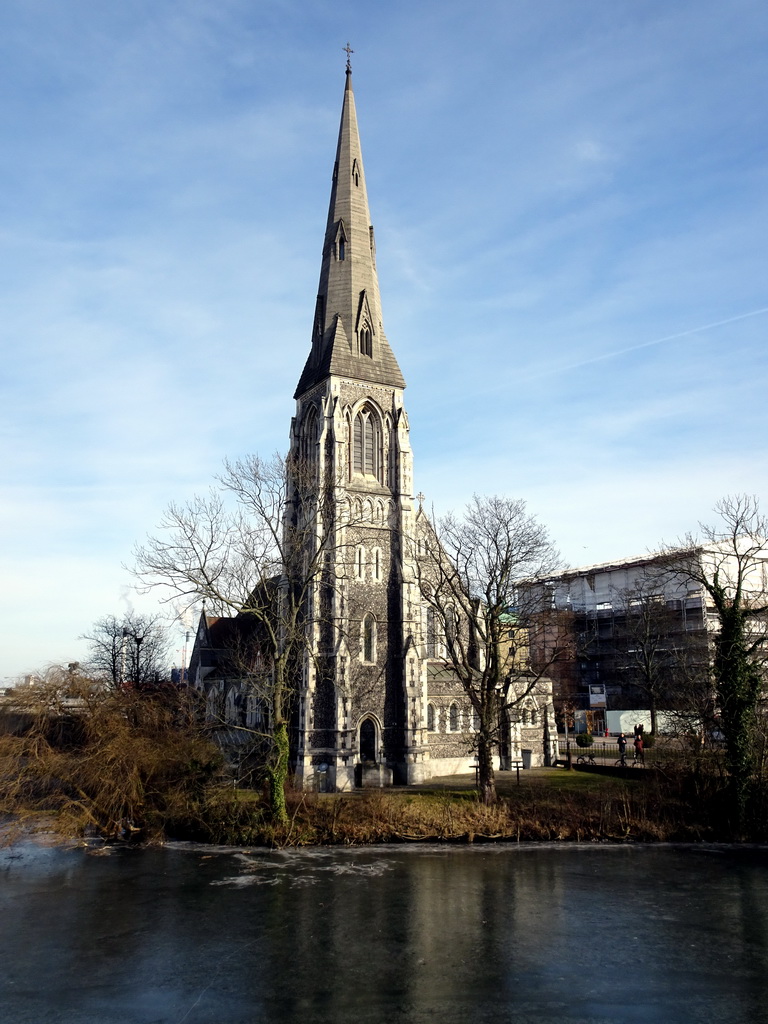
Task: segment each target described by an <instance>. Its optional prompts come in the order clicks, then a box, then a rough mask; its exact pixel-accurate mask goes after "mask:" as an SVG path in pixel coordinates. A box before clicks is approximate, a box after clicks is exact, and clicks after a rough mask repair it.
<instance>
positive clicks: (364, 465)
mask: <svg viewBox="0 0 768 1024" xmlns="http://www.w3.org/2000/svg"><path fill="white" fill-rule="evenodd" d="M352 435H353V437H352V448H353V453H352V468H353V470H354V472H355V473H360V474H361V475H363V476H372V477H375V478H376V479H377V480H379V481H380V479H381V422H380V420H379V417H378V415H377V414H376V413H375V412H374V411H373V409H371V408H370V407H369V406H364V407H363V408H362V409H361V410H360V411H359V412H358V414H357V416H355V422H354V425H353V431H352Z"/></svg>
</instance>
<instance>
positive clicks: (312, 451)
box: [300, 406, 320, 465]
mask: <svg viewBox="0 0 768 1024" xmlns="http://www.w3.org/2000/svg"><path fill="white" fill-rule="evenodd" d="M319 436H320V431H319V428H318V422H317V409H315V407H314V406H312V408H311V409H309V410H308V412H307V414H306V416H305V417H304V423H303V425H302V430H301V443H300V451H301V457H302V459H303V460H304V461H305V462H306V463H308V464H309V465H314V464H315V463H316V462H317V442H318V439H319Z"/></svg>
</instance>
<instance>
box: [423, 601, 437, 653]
mask: <svg viewBox="0 0 768 1024" xmlns="http://www.w3.org/2000/svg"><path fill="white" fill-rule="evenodd" d="M426 647H427V657H428V658H436V657H437V621H436V616H435V609H434V608H427V644H426Z"/></svg>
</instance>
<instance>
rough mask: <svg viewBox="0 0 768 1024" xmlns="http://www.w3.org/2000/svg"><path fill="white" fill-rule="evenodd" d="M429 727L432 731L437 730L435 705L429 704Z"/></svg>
mask: <svg viewBox="0 0 768 1024" xmlns="http://www.w3.org/2000/svg"><path fill="white" fill-rule="evenodd" d="M427 729H428V730H429V731H430V732H434V731H435V705H434V704H427Z"/></svg>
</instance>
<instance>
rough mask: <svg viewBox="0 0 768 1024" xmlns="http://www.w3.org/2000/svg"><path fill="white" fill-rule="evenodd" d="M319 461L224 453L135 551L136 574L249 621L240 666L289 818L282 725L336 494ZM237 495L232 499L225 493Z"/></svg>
mask: <svg viewBox="0 0 768 1024" xmlns="http://www.w3.org/2000/svg"><path fill="white" fill-rule="evenodd" d="M317 475H318V474H317V467H316V466H315V465H313V464H312V463H311V462H309V461H308V462H307V463H306V464H302V463H299V462H298V461H295V460H292V459H283V458H282V457H281V456H278V455H275V456H274V457H273V458H272V459H271V460H269V461H265V460H263V459H261V458H259V456H257V455H252V456H248V457H246V458H244V459H241V460H238V461H236V462H227V463H226V464H225V469H224V472H223V474H222V475H221V477H220V478H219V481H218V482H219V485H220V486H219V487H218V489H215V490H211V491H210V493H209V494H208V495H206V496H205V497H196V498H194V499H192V500H191V501H190V502H188V503H186V504H183V505H179V504H172V505H169V507H168V509H167V510H166V512H165V515H164V517H163V520H162V522H161V524H160V531H161V532H160V534H159V535H158V536H156V537H151V538H149V539H148V540H147V542H146V543H145V544H144V545H142V546H140V547H138V548H137V549H136V551H135V558H136V563H135V564H136V567H135V575H136V576H137V577H138V579H139V580H140V581H141V582H142V583H143V585H144V586H145V587H146V588H153V587H161V588H164V589H165V590H166V591H167V592H168V598H167V599H168V600H171V599H174V598H176V599H178V598H179V597H181V598H183V599H184V600H186V601H187V602H188V603H189V604H190V605H191V604H194V603H196V602H198V601H200V600H201V599H205V600H206V602H207V603H208V606H209V607H210V608H211V609H212V610H213V611H214V613H215V614H219V615H222V614H229V615H232V614H234V615H236V616H238V617H240V618H241V619H245V620H247V621H249V622H250V623H252V629H251V630H250V635H251V639H250V641H249V651H250V653H249V654H248V656H247V662H248V670H247V671H244V668H245V666H243V664H242V655H243V651H242V650H241V651H240V652H238V653H237V658H238V659H239V660H240V664H241V672H242V675H243V677H244V678H247V679H248V680H249V681H250V683H251V685H253V686H257V687H258V690H259V693H260V694H261V695H262V696H263V698H264V699H265V700H266V701H267V702H268V710H269V714H268V720H269V735H270V743H271V753H270V756H269V758H268V763H267V765H266V766H265V767H266V771H267V777H268V779H269V786H270V800H271V809H272V813H273V816H274V818H275V819H276V820H277V821H280V822H284V821H286V820H287V813H286V807H285V782H286V779H287V775H288V767H289V737H288V725H289V717H290V709H291V697H292V693H293V689H294V688H293V682H294V680H295V678H296V675H297V673H298V672H300V669H301V661H302V657H303V655H304V654H305V653H306V652H307V651H308V650H309V649H310V647H311V637H312V635H313V630H316V628H317V626H316V620H317V615H318V609H319V608H320V607H321V605H322V601H321V600H320V598H321V597H322V591H323V588H324V587H328V586H332V585H333V581H332V580H328V579H327V578H326V577H327V574H328V571H329V570H328V568H327V567H328V565H329V564H331V563H332V561H333V560H332V559H331V558H330V557H329V558H326V555H330V554H331V552H332V551H333V549H334V545H335V542H336V535H337V524H336V522H335V518H334V507H335V506H334V502H333V495H330V494H326V493H325V490H324V489H323V488H320V487H319V486H318V483H317ZM228 499H234V502H231V501H228Z"/></svg>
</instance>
